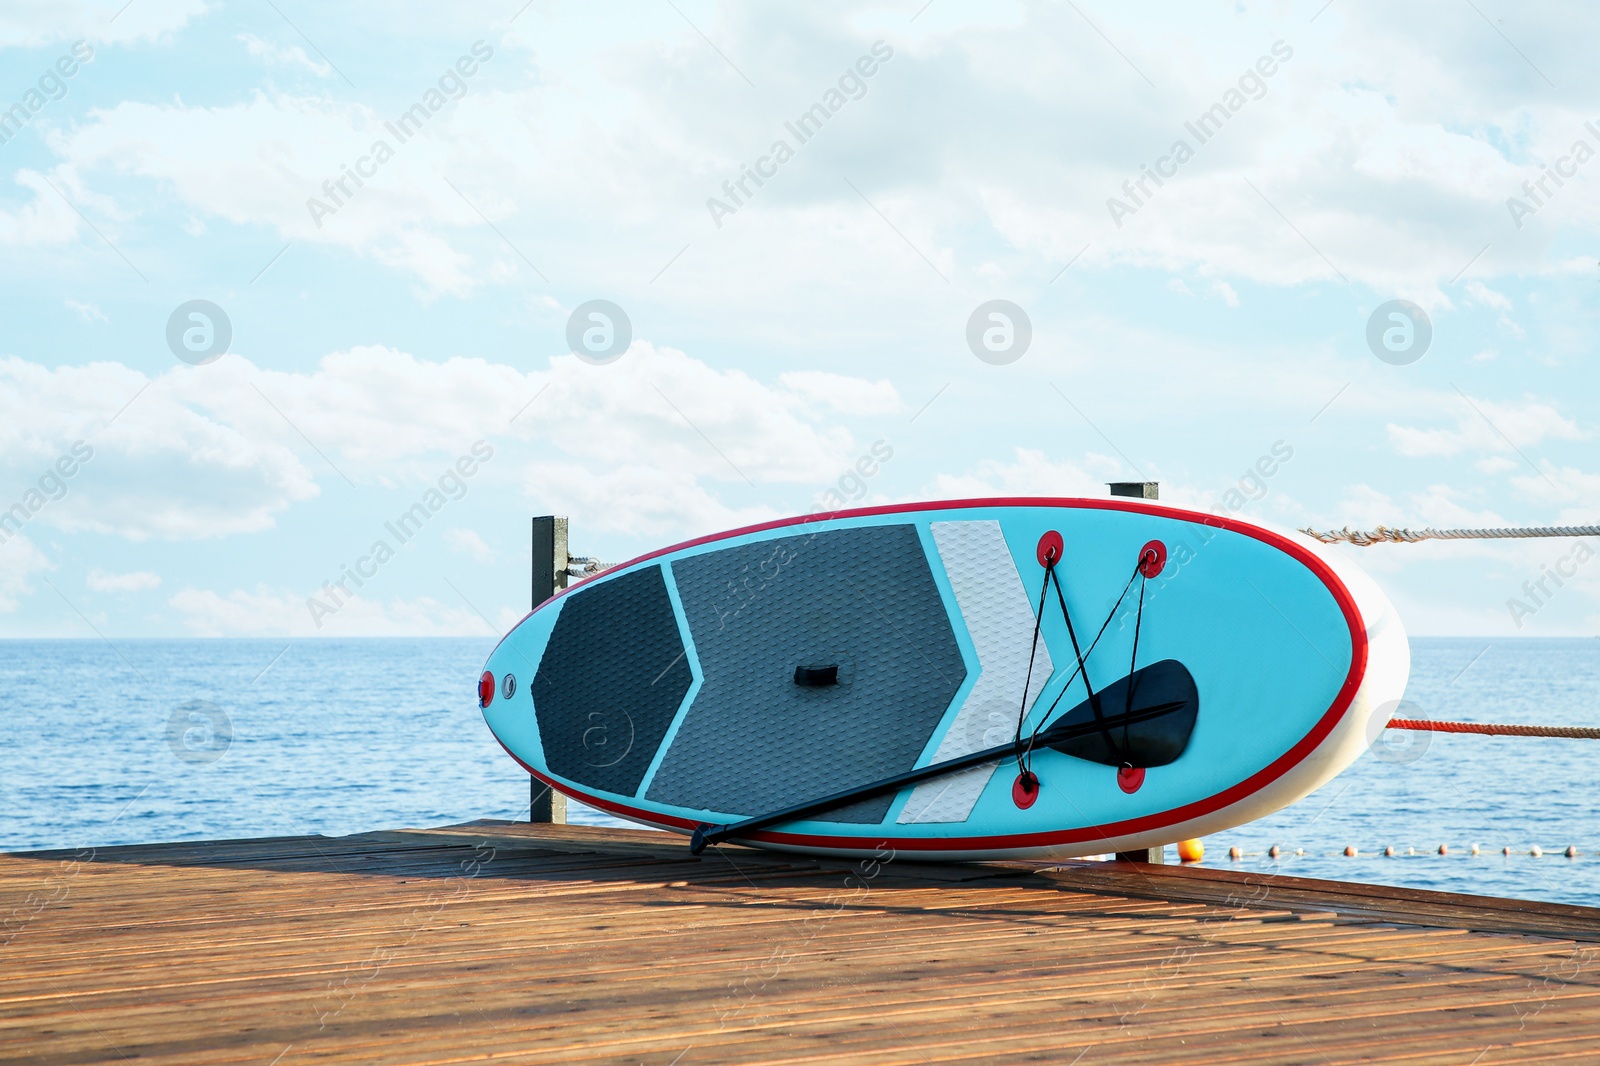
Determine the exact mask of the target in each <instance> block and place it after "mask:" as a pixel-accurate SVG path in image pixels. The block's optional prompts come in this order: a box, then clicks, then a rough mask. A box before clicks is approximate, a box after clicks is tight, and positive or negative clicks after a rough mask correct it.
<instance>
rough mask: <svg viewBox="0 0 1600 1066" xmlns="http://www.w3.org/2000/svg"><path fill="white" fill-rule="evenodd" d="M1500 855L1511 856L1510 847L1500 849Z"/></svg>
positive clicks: (1508, 845)
mask: <svg viewBox="0 0 1600 1066" xmlns="http://www.w3.org/2000/svg"><path fill="white" fill-rule="evenodd" d="M1500 854H1502V855H1510V854H1511V845H1510V844H1507V845H1506V846H1505V847H1503V848H1501V849H1500Z"/></svg>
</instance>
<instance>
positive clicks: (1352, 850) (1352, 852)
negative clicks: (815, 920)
mask: <svg viewBox="0 0 1600 1066" xmlns="http://www.w3.org/2000/svg"><path fill="white" fill-rule="evenodd" d="M1344 854H1345V858H1347V859H1353V858H1355V857H1356V856H1357V855H1359V854H1360V852H1358V851H1356V846H1355V845H1354V844H1351V845H1350V846H1349V847H1347V848H1345V849H1344Z"/></svg>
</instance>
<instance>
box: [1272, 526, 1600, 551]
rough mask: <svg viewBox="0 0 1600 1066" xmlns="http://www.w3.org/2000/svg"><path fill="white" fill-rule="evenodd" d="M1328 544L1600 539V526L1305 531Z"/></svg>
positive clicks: (1358, 544) (1348, 528)
mask: <svg viewBox="0 0 1600 1066" xmlns="http://www.w3.org/2000/svg"><path fill="white" fill-rule="evenodd" d="M1300 532H1302V533H1304V534H1305V535H1306V536H1308V537H1315V538H1317V539H1318V540H1320V541H1322V543H1324V544H1354V545H1357V546H1359V547H1362V548H1366V547H1370V546H1371V545H1373V544H1415V543H1416V542H1417V541H1419V540H1516V539H1521V538H1526V537H1600V526H1527V527H1523V528H1511V529H1391V528H1389V527H1388V526H1379V527H1378V528H1377V529H1351V528H1350V527H1349V526H1345V527H1344V528H1343V529H1330V530H1325V531H1320V532H1319V531H1318V530H1315V529H1309V528H1307V529H1302V530H1301V531H1300Z"/></svg>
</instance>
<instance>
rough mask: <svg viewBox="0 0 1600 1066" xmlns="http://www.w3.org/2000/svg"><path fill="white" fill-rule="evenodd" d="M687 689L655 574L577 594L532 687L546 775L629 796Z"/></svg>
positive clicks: (668, 604) (560, 618) (677, 640)
mask: <svg viewBox="0 0 1600 1066" xmlns="http://www.w3.org/2000/svg"><path fill="white" fill-rule="evenodd" d="M693 680H694V678H693V675H692V673H691V672H690V670H689V657H688V656H687V655H686V654H685V653H684V647H683V639H682V634H681V632H680V631H679V629H678V620H677V617H676V616H675V615H674V614H673V612H672V601H671V599H669V598H668V596H667V583H666V579H665V578H664V577H663V576H662V573H661V568H660V567H659V566H652V567H648V568H646V569H644V570H638V571H635V572H634V573H631V574H625V575H623V576H621V577H617V578H613V579H611V580H609V581H601V582H599V583H597V584H595V585H593V586H590V587H588V588H583V589H577V590H574V591H573V592H572V593H570V594H569V595H568V597H567V600H566V602H565V603H563V604H562V605H561V613H560V614H559V615H557V616H556V624H555V628H554V629H552V630H551V633H550V641H549V643H548V644H547V645H546V646H545V650H544V656H543V657H542V658H541V659H540V660H539V671H538V673H537V674H535V675H534V679H533V708H534V714H535V715H536V716H537V719H538V722H539V738H540V740H541V741H542V742H543V744H544V759H545V765H546V766H548V767H549V768H550V769H551V770H552V771H554V772H555V773H557V774H560V775H561V776H562V777H565V778H568V779H570V780H573V781H576V782H578V783H579V784H584V785H589V786H590V787H592V788H598V789H604V790H605V791H607V792H613V793H618V794H620V795H624V796H632V795H633V794H634V793H636V792H637V791H638V790H639V785H640V783H641V782H642V781H643V780H644V774H645V771H646V770H648V769H649V768H650V761H651V760H652V759H653V758H654V757H655V753H656V749H657V748H658V747H660V746H661V738H662V737H664V736H666V735H667V730H668V729H669V728H670V727H671V725H672V720H673V718H674V717H675V716H676V715H677V713H678V707H679V705H680V704H681V703H682V702H683V697H684V694H685V693H687V692H688V691H689V685H690V683H691V682H692V681H693Z"/></svg>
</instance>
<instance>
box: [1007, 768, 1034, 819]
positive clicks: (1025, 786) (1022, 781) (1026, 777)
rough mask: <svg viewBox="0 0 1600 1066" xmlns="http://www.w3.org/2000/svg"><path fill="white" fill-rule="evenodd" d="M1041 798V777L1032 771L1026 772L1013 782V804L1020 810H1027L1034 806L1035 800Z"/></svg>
mask: <svg viewBox="0 0 1600 1066" xmlns="http://www.w3.org/2000/svg"><path fill="white" fill-rule="evenodd" d="M1038 798H1039V775H1037V774H1035V773H1034V772H1033V771H1032V770H1024V771H1022V773H1020V774H1018V775H1017V779H1016V780H1015V781H1013V782H1011V802H1012V803H1015V804H1016V805H1017V807H1018V809H1020V810H1024V811H1025V810H1027V809H1028V808H1029V807H1032V806H1033V802H1034V800H1036V799H1038Z"/></svg>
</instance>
